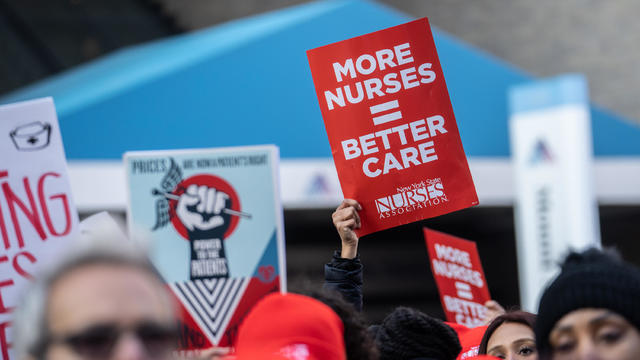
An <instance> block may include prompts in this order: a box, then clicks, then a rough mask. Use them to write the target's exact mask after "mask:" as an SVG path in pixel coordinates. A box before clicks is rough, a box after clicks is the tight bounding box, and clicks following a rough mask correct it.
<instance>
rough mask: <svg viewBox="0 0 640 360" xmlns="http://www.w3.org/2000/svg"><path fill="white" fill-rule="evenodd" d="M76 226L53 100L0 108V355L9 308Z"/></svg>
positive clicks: (5, 350) (7, 339) (6, 342)
mask: <svg viewBox="0 0 640 360" xmlns="http://www.w3.org/2000/svg"><path fill="white" fill-rule="evenodd" d="M77 227H78V215H77V212H76V208H75V205H74V203H73V199H72V197H71V189H70V186H69V179H68V177H67V163H66V160H65V156H64V149H63V147H62V138H61V136H60V129H59V127H58V119H57V117H56V112H55V107H54V105H53V99H51V98H44V99H38V100H33V101H26V102H21V103H16V104H9V105H4V106H0V247H1V249H2V250H1V251H0V348H1V349H0V356H1V358H2V360H6V359H9V358H12V355H11V354H10V353H11V351H10V348H11V310H12V309H13V308H14V307H15V306H16V305H17V303H18V301H19V296H20V295H21V294H22V291H23V289H24V287H25V286H26V285H27V284H28V282H29V280H30V279H31V277H32V276H33V274H35V273H37V271H38V269H39V268H40V267H41V266H42V265H44V264H46V263H47V262H50V261H51V260H52V259H54V258H55V257H56V255H57V254H58V253H59V252H60V251H61V250H62V249H63V248H64V247H65V245H66V244H67V243H68V242H69V239H70V237H72V236H73V235H74V233H75V231H76V229H77Z"/></svg>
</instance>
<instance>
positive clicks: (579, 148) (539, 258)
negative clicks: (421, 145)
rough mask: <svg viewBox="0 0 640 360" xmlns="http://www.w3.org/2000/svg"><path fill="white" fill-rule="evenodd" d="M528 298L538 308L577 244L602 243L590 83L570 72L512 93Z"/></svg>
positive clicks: (521, 268)
mask: <svg viewBox="0 0 640 360" xmlns="http://www.w3.org/2000/svg"><path fill="white" fill-rule="evenodd" d="M510 104H511V112H512V114H511V119H510V122H509V125H510V132H511V152H512V156H513V162H514V169H515V184H516V192H517V196H516V206H515V215H516V216H515V218H516V234H517V250H518V273H519V277H520V299H521V305H522V307H523V309H525V310H527V311H531V312H536V311H537V306H538V301H539V299H540V295H541V292H542V290H543V289H544V286H545V285H546V283H547V282H548V281H549V280H550V279H551V278H552V277H554V276H555V275H556V274H557V272H558V271H559V267H558V264H559V262H560V261H561V260H562V258H563V257H564V256H565V255H566V254H567V252H568V251H569V249H576V250H579V249H584V248H587V247H591V246H599V244H600V235H599V222H598V208H597V203H596V199H595V194H594V191H593V178H594V174H593V171H592V154H593V150H592V140H591V123H590V117H589V102H588V94H587V86H586V81H585V80H584V78H583V77H581V76H576V75H568V76H561V77H558V78H554V79H550V80H543V81H538V82H534V83H532V84H526V85H522V86H518V87H516V88H514V89H512V91H511V92H510Z"/></svg>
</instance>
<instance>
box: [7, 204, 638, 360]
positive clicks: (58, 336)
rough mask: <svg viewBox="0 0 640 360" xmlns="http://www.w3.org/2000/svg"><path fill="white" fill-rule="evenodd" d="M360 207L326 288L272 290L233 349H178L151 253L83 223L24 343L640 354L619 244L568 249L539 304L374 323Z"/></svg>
mask: <svg viewBox="0 0 640 360" xmlns="http://www.w3.org/2000/svg"><path fill="white" fill-rule="evenodd" d="M360 210H361V207H360V205H359V204H358V203H357V202H356V201H355V200H350V199H346V200H344V201H343V202H342V204H341V205H340V206H339V207H338V208H337V209H336V211H335V212H334V213H333V223H334V225H335V228H336V230H337V232H338V234H339V237H340V239H341V248H340V250H338V251H336V252H335V253H334V254H333V256H332V258H331V259H330V261H329V262H328V263H327V264H325V265H324V270H325V283H324V286H322V287H320V286H318V288H317V289H309V291H308V293H306V294H294V293H284V294H283V293H272V294H270V295H268V296H266V297H264V298H263V299H261V300H260V301H259V302H258V303H257V304H256V305H255V306H254V307H253V308H252V310H251V311H250V312H249V313H248V314H247V316H246V317H245V318H244V320H243V323H242V324H241V326H240V328H239V330H238V334H237V337H236V340H235V343H234V346H233V348H212V349H202V350H201V351H200V352H198V353H195V354H194V353H189V354H184V353H181V352H179V351H177V350H178V348H179V341H180V339H179V335H178V328H177V312H176V306H175V304H174V303H173V300H172V298H171V296H170V295H169V292H168V289H167V287H166V285H165V284H164V281H163V280H162V278H161V277H160V275H159V274H158V273H157V271H156V270H155V269H154V267H153V265H152V264H151V262H150V261H149V259H148V258H147V256H146V253H145V251H144V250H143V249H141V248H140V247H137V246H135V244H133V242H131V241H127V239H125V238H124V235H123V234H121V233H118V232H117V231H110V230H106V229H102V228H99V227H98V228H94V229H93V230H91V231H88V232H87V231H85V232H84V233H83V234H82V237H83V246H79V247H77V248H76V250H75V251H74V252H73V253H71V254H68V255H67V256H66V257H65V258H62V259H59V261H58V262H57V263H56V264H55V266H53V267H50V268H49V269H48V270H47V271H46V273H43V274H41V276H39V277H38V278H37V279H36V281H35V282H34V284H33V286H32V287H31V289H30V290H29V291H28V292H27V294H26V296H25V298H24V299H23V301H22V302H21V304H20V306H19V308H18V309H16V311H15V331H14V340H13V347H14V350H15V351H16V353H17V354H18V357H19V358H20V359H50V360H58V359H176V358H197V359H228V360H231V359H237V360H259V359H267V360H270V359H278V360H347V359H348V360H358V359H363V360H375V359H380V360H410V359H412V360H420V359H421V360H454V359H494V358H500V359H528V360H536V359H554V360H562V359H602V360H608V359H617V360H624V359H640V332H639V329H640V306H638V302H639V301H640V270H639V269H637V268H636V267H634V266H632V265H630V264H628V263H625V262H624V261H622V260H621V258H620V256H619V255H617V254H616V253H615V252H613V251H610V250H605V251H602V250H599V249H588V250H585V251H581V252H572V253H570V254H568V255H567V257H566V259H565V260H564V262H563V263H562V265H561V271H560V272H559V274H558V275H557V277H556V278H555V279H554V280H553V281H552V282H551V283H550V284H549V285H548V287H547V288H546V290H545V291H544V293H543V295H542V297H541V300H540V302H539V307H538V311H537V314H533V313H529V312H525V311H520V310H509V311H505V310H504V309H503V307H502V306H500V304H498V303H496V302H494V301H489V302H487V303H486V304H485V306H486V307H487V308H488V310H489V311H488V315H487V318H486V319H485V325H483V326H479V327H475V328H467V327H465V326H462V325H459V324H454V323H447V322H443V321H442V320H440V319H437V318H435V317H433V316H430V315H428V314H425V313H422V312H420V311H418V310H416V309H412V308H408V307H397V308H396V309H394V310H393V311H391V312H390V313H389V314H388V315H387V316H386V318H385V319H384V320H383V321H382V322H381V323H380V324H367V323H366V322H365V320H364V318H363V316H362V314H361V312H362V309H363V307H366V299H363V296H362V285H363V280H364V278H363V261H361V259H360V257H359V255H358V246H359V239H358V237H357V235H356V233H355V231H354V230H355V229H357V228H358V227H360V218H359V216H358V212H359V211H360ZM328 255H329V254H328ZM318 266H321V264H319V265H318Z"/></svg>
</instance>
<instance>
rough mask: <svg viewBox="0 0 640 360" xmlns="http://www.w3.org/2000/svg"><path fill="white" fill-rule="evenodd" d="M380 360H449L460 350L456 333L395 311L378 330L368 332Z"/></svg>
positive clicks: (402, 310)
mask: <svg viewBox="0 0 640 360" xmlns="http://www.w3.org/2000/svg"><path fill="white" fill-rule="evenodd" d="M369 329H370V331H371V333H372V334H373V336H374V338H375V341H376V345H377V346H378V350H379V351H380V360H409V359H425V360H427V359H433V360H453V359H455V358H456V356H458V354H459V353H460V350H462V347H461V346H460V341H459V340H458V335H457V334H456V332H455V331H454V330H453V329H452V328H451V327H450V326H448V325H446V324H445V323H443V322H442V321H441V320H439V319H435V318H432V317H430V316H428V315H426V314H424V313H422V312H420V311H418V310H415V309H411V308H407V307H398V308H396V309H395V310H394V311H393V312H392V313H391V314H389V315H387V317H386V318H385V319H384V320H383V321H382V324H380V325H379V326H372V327H370V328H369Z"/></svg>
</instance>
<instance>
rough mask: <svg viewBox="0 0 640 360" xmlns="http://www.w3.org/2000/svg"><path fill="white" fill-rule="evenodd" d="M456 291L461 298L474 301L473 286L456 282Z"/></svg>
mask: <svg viewBox="0 0 640 360" xmlns="http://www.w3.org/2000/svg"><path fill="white" fill-rule="evenodd" d="M456 290H457V292H458V297H459V298H461V299H467V300H473V294H472V293H471V285H469V284H467V283H463V282H458V281H456Z"/></svg>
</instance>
